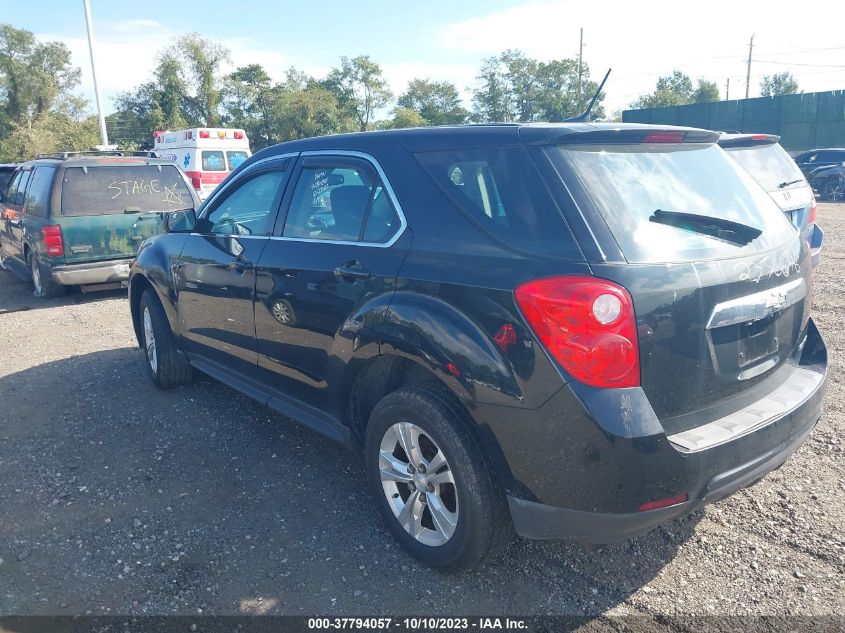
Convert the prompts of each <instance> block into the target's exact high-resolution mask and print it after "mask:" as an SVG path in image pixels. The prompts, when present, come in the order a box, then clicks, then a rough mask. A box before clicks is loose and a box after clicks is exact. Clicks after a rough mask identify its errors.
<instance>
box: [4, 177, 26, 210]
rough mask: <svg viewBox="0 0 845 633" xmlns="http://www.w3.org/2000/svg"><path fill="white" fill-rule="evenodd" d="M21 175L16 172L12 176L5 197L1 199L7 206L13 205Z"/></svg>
mask: <svg viewBox="0 0 845 633" xmlns="http://www.w3.org/2000/svg"><path fill="white" fill-rule="evenodd" d="M22 174H23V172H22V171H16V172H15V174H14V175H13V176H12V180H11V181H10V182H9V188H8V189H7V190H6V195H5V196H4V197H3V199H4V200H5V201H6V202H8V203H9V204H15V194H16V193H17V191H18V184H19V183H20V181H21V175H22Z"/></svg>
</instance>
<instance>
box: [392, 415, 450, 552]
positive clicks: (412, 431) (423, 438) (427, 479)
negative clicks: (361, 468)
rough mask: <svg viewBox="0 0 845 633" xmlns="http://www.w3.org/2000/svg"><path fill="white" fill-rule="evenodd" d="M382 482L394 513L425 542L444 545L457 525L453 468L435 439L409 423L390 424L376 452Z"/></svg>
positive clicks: (410, 531) (401, 523)
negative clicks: (377, 452)
mask: <svg viewBox="0 0 845 633" xmlns="http://www.w3.org/2000/svg"><path fill="white" fill-rule="evenodd" d="M379 471H380V476H381V485H382V489H383V490H384V495H385V497H386V498H387V503H388V505H389V506H390V509H391V510H392V511H393V515H394V516H395V517H396V520H397V521H399V524H400V525H401V526H402V527H403V528H404V529H405V531H406V532H407V533H408V534H410V535H411V536H412V537H414V538H415V539H416V540H417V541H419V542H420V543H422V544H424V545H429V546H433V547H437V546H440V545H443V544H445V543H446V542H447V541H448V540H449V539H450V538H452V535H453V534H454V533H455V528H456V527H457V525H458V511H459V508H458V495H457V488H456V486H455V479H454V476H453V474H452V469H451V467H450V466H449V463H448V462H447V461H446V456H445V455H444V453H443V451H442V450H441V449H440V447H439V446H438V445H437V443H436V442H435V441H434V440H433V439H432V438H431V437H430V436H429V435H428V434H427V433H426V432H425V431H424V430H423V429H421V428H420V427H418V426H417V425H415V424H412V423H410V422H398V423H396V424H394V425H393V426H391V427H390V428H389V429H387V431H386V432H385V434H384V437H382V440H381V446H380V451H379Z"/></svg>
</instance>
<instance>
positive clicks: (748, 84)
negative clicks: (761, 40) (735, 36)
mask: <svg viewBox="0 0 845 633" xmlns="http://www.w3.org/2000/svg"><path fill="white" fill-rule="evenodd" d="M753 50H754V34H753V33H752V34H751V41H750V42H749V43H748V70H747V72H746V74H745V98H746V99H748V90H749V89H750V88H751V51H753Z"/></svg>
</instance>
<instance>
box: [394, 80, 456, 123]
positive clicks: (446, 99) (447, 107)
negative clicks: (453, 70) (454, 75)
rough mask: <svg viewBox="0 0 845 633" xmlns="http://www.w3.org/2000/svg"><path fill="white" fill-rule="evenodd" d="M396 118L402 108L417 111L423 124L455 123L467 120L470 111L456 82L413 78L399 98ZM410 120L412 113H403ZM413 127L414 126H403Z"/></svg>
mask: <svg viewBox="0 0 845 633" xmlns="http://www.w3.org/2000/svg"><path fill="white" fill-rule="evenodd" d="M396 103H397V106H398V107H397V108H396V110H395V111H394V120H396V118H397V112H398V110H399V109H400V108H402V109H406V110H412V111H414V112H416V113H417V114H418V115H419V116H420V118H422V119H423V120H424V121H425V123H422V125H426V124H427V125H454V124H456V123H463V122H465V121H466V120H467V117H468V116H469V112H467V111H466V109H465V108H464V107H463V106H462V105H461V96H460V94H459V93H458V89H457V88H456V87H455V85H454V84H452V83H449V82H448V81H432V80H431V79H412V80H411V81H410V82H409V83H408V87H407V88H406V90H405V92H404V93H403V94H402V95H401V96H400V97H399V99H398V100H397V102H396ZM402 116H403V117H404V118H405V119H406V120H408V121H410V120H411V119H410V118H409V117H410V115H409V114H408V113H404V114H403V115H402ZM403 127H413V126H403Z"/></svg>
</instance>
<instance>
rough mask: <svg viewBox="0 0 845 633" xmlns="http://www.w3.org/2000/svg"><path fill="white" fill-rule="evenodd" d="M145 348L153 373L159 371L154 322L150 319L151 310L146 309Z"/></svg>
mask: <svg viewBox="0 0 845 633" xmlns="http://www.w3.org/2000/svg"><path fill="white" fill-rule="evenodd" d="M144 348H145V349H146V350H147V361H148V362H149V363H150V369H152V370H153V373H156V371H158V356H157V355H156V337H155V334H154V333H153V322H152V319H151V318H150V309H149V308H148V307H146V306H145V307H144Z"/></svg>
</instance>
